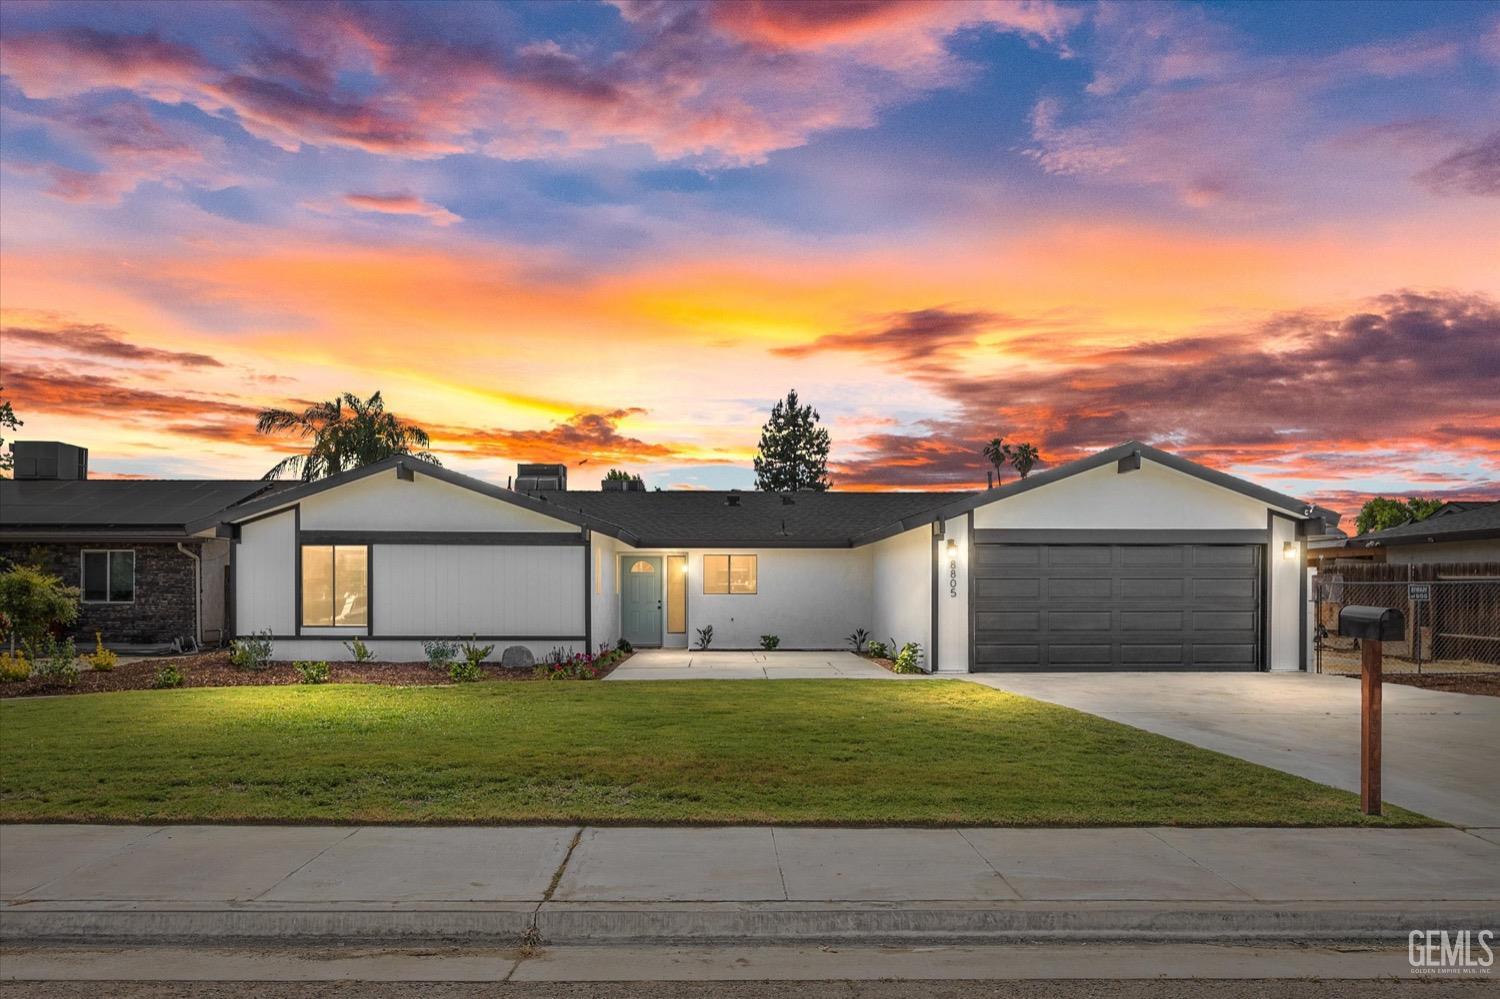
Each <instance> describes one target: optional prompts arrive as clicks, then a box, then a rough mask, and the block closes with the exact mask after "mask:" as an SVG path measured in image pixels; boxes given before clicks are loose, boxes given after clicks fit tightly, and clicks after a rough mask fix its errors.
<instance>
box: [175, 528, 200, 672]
mask: <svg viewBox="0 0 1500 999" xmlns="http://www.w3.org/2000/svg"><path fill="white" fill-rule="evenodd" d="M177 550H178V551H180V552H182V554H184V555H186V556H187V557H188V558H190V559H192V560H193V644H195V645H197V646H198V648H200V649H201V648H203V559H202V558H200V557H199V556H198V555H197V554H196V553H194V552H191V551H189V550H188V549H186V548H184V547H183V546H182V542H181V541H179V542H177Z"/></svg>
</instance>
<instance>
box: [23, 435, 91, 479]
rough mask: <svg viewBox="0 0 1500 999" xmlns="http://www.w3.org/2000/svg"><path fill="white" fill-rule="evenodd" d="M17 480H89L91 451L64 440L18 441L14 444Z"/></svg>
mask: <svg viewBox="0 0 1500 999" xmlns="http://www.w3.org/2000/svg"><path fill="white" fill-rule="evenodd" d="M11 454H12V456H14V458H15V469H14V474H15V477H16V478H17V479H46V480H49V481H54V482H56V481H73V480H76V479H86V478H88V477H89V449H88V448H86V447H77V446H75V445H72V444H64V443H63V442H62V441H16V442H15V443H14V444H12V445H11Z"/></svg>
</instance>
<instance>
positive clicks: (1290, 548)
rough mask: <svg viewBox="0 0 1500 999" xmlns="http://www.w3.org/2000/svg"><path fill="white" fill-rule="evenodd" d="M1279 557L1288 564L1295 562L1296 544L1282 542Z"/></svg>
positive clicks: (1293, 542)
mask: <svg viewBox="0 0 1500 999" xmlns="http://www.w3.org/2000/svg"><path fill="white" fill-rule="evenodd" d="M1281 557H1282V558H1284V559H1286V560H1287V561H1288V562H1295V561H1297V542H1295V541H1287V542H1283V543H1282V546H1281Z"/></svg>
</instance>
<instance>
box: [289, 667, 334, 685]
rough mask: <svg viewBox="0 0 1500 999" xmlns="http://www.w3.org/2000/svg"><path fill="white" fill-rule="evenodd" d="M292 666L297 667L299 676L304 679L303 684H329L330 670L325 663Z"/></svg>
mask: <svg viewBox="0 0 1500 999" xmlns="http://www.w3.org/2000/svg"><path fill="white" fill-rule="evenodd" d="M292 665H293V666H295V667H296V670H297V675H298V676H299V677H301V678H302V682H303V683H327V682H328V674H329V670H328V664H327V663H325V662H315V663H313V662H297V663H293V664H292Z"/></svg>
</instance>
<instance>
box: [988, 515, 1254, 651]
mask: <svg viewBox="0 0 1500 999" xmlns="http://www.w3.org/2000/svg"><path fill="white" fill-rule="evenodd" d="M975 566H976V578H975V588H974V604H975V606H974V646H975V648H974V668H975V669H977V670H985V669H992V670H1007V669H1021V670H1025V669H1034V670H1048V669H1056V670H1109V669H1116V670H1131V669H1134V670H1142V669H1146V670H1177V671H1181V670H1192V669H1203V670H1249V669H1254V668H1256V665H1257V662H1258V658H1259V649H1260V630H1261V611H1260V593H1261V578H1260V577H1261V556H1260V548H1259V547H1258V546H1255V545H1160V544H1156V545H1098V544H1093V545H1066V544H1059V545H1020V544H984V543H980V544H978V545H976V546H975ZM981 566H988V567H989V568H988V570H986V573H981V572H980V571H979V567H981ZM987 577H988V578H987Z"/></svg>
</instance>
